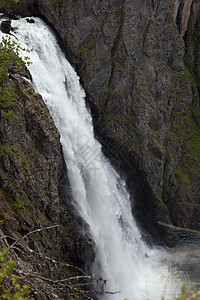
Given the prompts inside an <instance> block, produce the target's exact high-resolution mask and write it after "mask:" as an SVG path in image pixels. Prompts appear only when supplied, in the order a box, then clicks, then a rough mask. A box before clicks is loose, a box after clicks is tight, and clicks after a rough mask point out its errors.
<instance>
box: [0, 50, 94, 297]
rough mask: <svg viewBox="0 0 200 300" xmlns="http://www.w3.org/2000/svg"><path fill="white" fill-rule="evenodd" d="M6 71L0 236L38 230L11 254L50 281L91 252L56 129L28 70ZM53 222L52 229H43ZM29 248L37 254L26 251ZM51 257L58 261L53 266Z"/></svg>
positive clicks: (0, 88) (49, 289) (0, 89)
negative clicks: (75, 207)
mask: <svg viewBox="0 0 200 300" xmlns="http://www.w3.org/2000/svg"><path fill="white" fill-rule="evenodd" d="M1 50H2V49H1ZM1 66H2V64H1ZM8 72H9V75H8V76H7V74H6V76H2V74H3V72H2V68H1V71H0V106H1V114H0V124H1V127H0V128H1V129H0V158H1V165H0V175H1V181H0V226H1V236H2V235H9V236H11V237H13V238H14V239H18V238H20V237H22V236H24V235H26V234H27V233H28V232H31V231H34V230H36V229H43V230H42V231H41V232H36V233H34V234H32V235H30V236H29V238H28V239H27V240H26V242H22V241H21V244H19V245H18V244H17V245H18V250H16V254H19V257H21V258H23V259H24V262H23V263H22V261H21V263H22V264H21V266H20V267H22V271H23V272H30V271H31V272H32V274H33V272H38V274H41V276H42V277H45V276H46V277H47V278H51V279H55V278H56V279H58V278H63V277H64V278H65V277H66V276H67V277H68V276H72V275H75V274H76V273H77V270H76V269H73V268H72V269H71V268H67V267H66V266H65V264H66V263H67V264H69V263H70V264H72V265H74V266H76V267H79V268H82V269H84V268H85V266H86V263H89V262H90V261H91V260H92V259H93V258H94V253H93V244H92V242H91V241H90V239H89V237H87V236H86V235H85V234H84V235H83V231H82V229H81V228H83V227H84V226H86V225H85V224H84V223H83V221H82V220H81V219H79V217H75V214H74V213H73V209H72V207H71V204H70V193H69V190H68V189H69V183H68V179H67V172H66V166H65V163H64V160H63V154H62V149H61V145H60V137H59V133H58V131H57V129H56V128H55V125H54V122H53V120H52V118H51V117H50V115H49V111H48V109H47V107H46V105H45V104H44V102H43V100H42V98H41V96H40V95H38V94H36V93H35V92H34V90H33V87H32V86H31V84H30V83H29V82H28V81H27V79H26V78H28V79H31V77H30V74H29V73H28V72H27V71H25V70H24V68H22V67H20V68H18V67H16V66H10V67H9V69H8ZM22 76H23V77H22ZM24 76H25V77H24ZM54 225H58V227H53V228H49V229H46V230H45V229H44V228H45V227H51V226H54ZM7 241H8V244H6V243H4V244H2V241H1V246H2V247H5V246H8V245H9V244H10V243H11V242H13V240H11V239H9V238H8V239H7ZM4 242H5V241H4ZM27 243H28V244H27ZM23 245H24V246H23ZM26 245H29V247H30V248H31V249H32V252H29V251H28V248H26ZM1 250H2V248H1ZM34 251H35V253H37V255H31V253H33V254H34ZM23 253H24V254H23ZM19 257H18V258H17V260H18V263H19V265H20V259H19ZM45 257H49V258H50V259H49V260H48V259H46V258H45ZM14 258H15V259H16V256H15V257H14ZM52 260H57V261H58V265H56V267H55V266H53V265H54V263H53V261H52ZM25 262H26V264H27V265H25V266H24V263H25ZM59 263H63V265H59ZM63 266H64V267H63ZM50 270H51V271H50ZM22 274H23V273H22ZM26 277H27V275H26ZM39 277H40V275H39ZM35 285H36V287H38V288H39V290H40V294H41V293H42V292H45V294H46V296H49V297H50V298H49V299H54V298H55V299H57V298H56V296H55V295H56V294H57V295H59V294H60V293H61V294H62V292H64V293H65V295H67V291H66V290H65V288H62V289H61V290H60V289H59V286H58V285H57V287H55V289H54V286H53V284H51V285H49V286H48V285H47V286H46V285H45V281H44V282H42V283H41V282H40V281H39V282H37V276H36V281H35ZM53 294H55V295H54V296H55V297H54V296H52V295H53ZM43 296H44V295H43ZM44 299H46V298H44Z"/></svg>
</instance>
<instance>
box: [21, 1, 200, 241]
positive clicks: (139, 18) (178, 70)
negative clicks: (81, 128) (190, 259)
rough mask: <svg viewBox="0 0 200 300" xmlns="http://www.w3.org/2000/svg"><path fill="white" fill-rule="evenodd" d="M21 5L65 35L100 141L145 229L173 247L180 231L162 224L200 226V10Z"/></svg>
mask: <svg viewBox="0 0 200 300" xmlns="http://www.w3.org/2000/svg"><path fill="white" fill-rule="evenodd" d="M20 2H21V5H20V6H18V8H17V9H18V11H17V10H16V9H15V12H18V13H20V14H24V15H32V14H35V15H40V16H42V17H44V18H46V20H48V22H50V23H51V24H52V25H53V27H54V28H55V29H56V31H57V32H58V33H59V36H60V37H61V39H62V43H63V47H64V48H65V50H66V53H67V55H68V57H69V59H70V61H71V62H73V64H74V65H75V67H76V69H77V71H78V73H79V75H80V77H81V81H82V83H83V86H84V88H85V90H86V94H87V97H86V101H87V102H88V103H89V104H90V106H91V109H92V114H93V119H94V127H95V132H96V136H97V138H99V139H100V141H101V142H102V143H103V146H104V152H105V153H106V154H108V155H109V156H110V158H111V159H112V161H113V163H115V164H118V165H119V167H120V170H123V171H124V172H125V173H126V175H127V176H128V182H129V186H130V188H131V189H132V190H133V191H134V194H135V195H137V197H135V199H134V203H133V210H134V213H136V214H137V216H138V219H139V220H140V221H141V224H142V225H143V226H144V227H145V228H146V229H147V230H148V229H149V228H150V227H152V228H153V229H152V230H151V231H152V232H157V233H158V234H155V235H157V236H160V239H162V237H163V239H164V240H165V242H167V243H168V244H170V245H175V244H176V242H177V240H176V237H175V235H174V233H173V232H172V231H170V230H166V229H164V228H161V227H160V226H158V225H156V224H157V223H156V222H157V221H165V222H169V223H170V222H171V221H172V222H173V223H174V224H176V225H180V226H184V227H192V226H195V224H196V223H198V222H199V221H200V205H199V204H200V198H199V195H200V187H199V181H198V178H199V175H198V174H199V159H198V157H199V152H198V150H195V149H198V148H199V147H198V145H199V113H200V108H199V94H198V85H199V82H200V81H198V80H196V79H195V78H199V77H196V76H199V57H200V56H199V53H200V52H199V35H198V34H196V33H197V32H199V30H197V29H198V28H199V9H200V3H199V2H197V1H194V0H180V1H179V0H177V1H175V0H174V1H171V0H166V1H150V0H145V1H143V0H140V1H131V0H126V1H125V0H121V1H109V0H103V1H96V2H95V3H94V2H93V1H87V2H85V1H80V0H78V1H76V2H74V1H71V0H66V1H61V2H59V3H60V4H52V2H51V1H50V0H40V1H37V2H35V1H29V3H28V4H27V2H26V1H25V0H21V1H20ZM190 24H191V25H190ZM190 26H191V27H192V28H193V29H194V30H193V31H192V32H193V34H192V35H191V39H192V43H191V39H190V43H189V42H188V43H187V42H186V36H187V34H188V32H189V31H190ZM195 28H196V29H195ZM195 32H196V33H195ZM183 38H184V39H183ZM191 44H192V45H195V50H194V51H193V49H190V48H189V45H191ZM185 54H186V55H187V56H188V57H187V58H185V57H184V55H185ZM194 54H195V55H194ZM194 58H195V59H194ZM191 60H192V68H190V65H188V61H189V62H190V61H191ZM194 63H195V64H194ZM184 64H185V65H184ZM114 158H115V159H114ZM116 161H117V163H116ZM185 161H186V162H187V163H185ZM195 168H196V169H197V170H198V171H195ZM188 170H190V171H188ZM144 189H146V191H147V192H144ZM132 198H133V197H132ZM188 203H190V204H188ZM185 207H187V209H185ZM192 207H193V208H195V209H193V208H192ZM135 209H136V212H135ZM194 211H198V213H194ZM182 216H184V217H182ZM145 219H147V220H148V221H145ZM192 219H193V221H191V220H192Z"/></svg>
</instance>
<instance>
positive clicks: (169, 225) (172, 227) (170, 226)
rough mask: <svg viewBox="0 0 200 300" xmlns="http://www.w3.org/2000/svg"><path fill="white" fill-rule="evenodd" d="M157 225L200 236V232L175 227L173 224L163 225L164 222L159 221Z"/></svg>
mask: <svg viewBox="0 0 200 300" xmlns="http://www.w3.org/2000/svg"><path fill="white" fill-rule="evenodd" d="M157 223H158V224H159V225H162V226H165V227H168V228H171V229H174V230H177V231H183V232H187V233H192V234H197V235H199V236H200V231H198V230H194V229H189V228H183V227H178V226H174V225H172V224H167V223H163V222H160V221H158V222H157Z"/></svg>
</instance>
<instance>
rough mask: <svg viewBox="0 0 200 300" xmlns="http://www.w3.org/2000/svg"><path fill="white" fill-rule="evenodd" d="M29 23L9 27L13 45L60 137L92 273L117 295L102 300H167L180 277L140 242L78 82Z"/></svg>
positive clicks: (43, 31) (39, 25)
mask: <svg viewBox="0 0 200 300" xmlns="http://www.w3.org/2000/svg"><path fill="white" fill-rule="evenodd" d="M34 19H35V24H29V23H27V22H26V20H25V19H20V20H17V21H13V23H12V26H13V27H16V30H15V35H16V36H17V38H18V41H19V43H20V44H21V45H22V46H23V47H25V48H28V49H29V50H30V53H29V57H30V60H31V62H32V64H31V66H30V67H29V69H30V72H31V75H32V78H33V85H34V87H35V89H36V91H37V92H38V93H40V94H41V95H42V97H43V99H44V101H45V102H46V104H47V106H48V108H49V110H50V113H51V115H52V117H53V119H54V122H55V124H56V126H57V128H58V130H59V132H60V135H61V144H62V147H63V152H64V157H65V160H66V164H67V168H68V175H69V180H70V184H71V190H72V192H73V198H74V205H75V206H76V207H77V208H78V210H79V212H80V214H81V216H82V217H83V219H84V220H85V221H86V222H87V223H88V224H89V228H90V231H91V235H92V237H93V239H94V241H95V243H96V249H97V253H96V258H95V262H94V264H93V266H92V272H93V273H95V274H96V275H98V276H102V277H103V278H104V279H107V280H108V283H107V287H106V289H107V290H109V291H120V294H117V295H109V294H106V295H103V296H102V297H103V299H116V300H118V299H124V298H128V299H129V300H145V299H152V300H159V299H161V297H162V295H164V296H165V297H167V299H169V298H170V299H172V298H173V297H174V295H175V293H176V292H177V290H178V291H179V288H180V282H181V281H180V280H179V278H178V276H179V275H180V274H179V275H178V274H177V272H175V270H173V268H172V269H171V270H169V266H168V265H167V263H165V262H164V261H165V259H166V258H167V257H168V256H169V254H167V253H166V252H165V251H164V250H161V249H159V250H158V249H150V248H149V247H148V246H147V245H146V244H145V243H144V242H143V241H142V239H141V235H140V232H139V230H138V228H137V226H136V223H135V220H134V218H133V216H132V214H131V207H130V201H129V193H128V191H127V190H126V186H125V182H124V181H123V180H121V179H120V177H119V175H118V174H117V173H116V171H115V170H114V169H113V168H112V167H111V165H110V164H109V161H108V160H107V159H106V158H105V157H104V156H103V154H102V152H101V146H100V144H99V143H98V142H97V141H96V140H95V139H94V135H93V128H92V121H91V117H90V115H89V112H88V111H87V109H86V107H85V100H84V96H85V94H84V91H83V89H82V87H81V86H80V83H79V78H78V76H77V74H76V73H75V71H74V69H73V68H72V67H71V65H70V64H69V62H68V61H67V60H66V58H65V56H64V54H63V53H62V51H61V50H60V48H59V46H58V44H57V41H56V39H55V37H54V35H53V34H52V32H51V31H50V30H49V28H48V27H47V25H45V23H44V22H43V21H41V20H40V19H38V18H34ZM1 35H2V34H1ZM22 55H23V53H22Z"/></svg>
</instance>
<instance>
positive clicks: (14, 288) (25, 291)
mask: <svg viewBox="0 0 200 300" xmlns="http://www.w3.org/2000/svg"><path fill="white" fill-rule="evenodd" d="M8 253H9V250H8V249H3V251H1V252H0V265H1V268H0V297H1V299H6V300H28V299H29V300H31V299H33V298H32V297H30V293H31V290H30V287H29V286H28V285H23V284H22V283H21V281H20V278H19V277H18V276H15V275H14V270H15V269H16V268H17V264H16V262H15V261H14V260H9V261H8ZM7 283H9V284H7Z"/></svg>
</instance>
